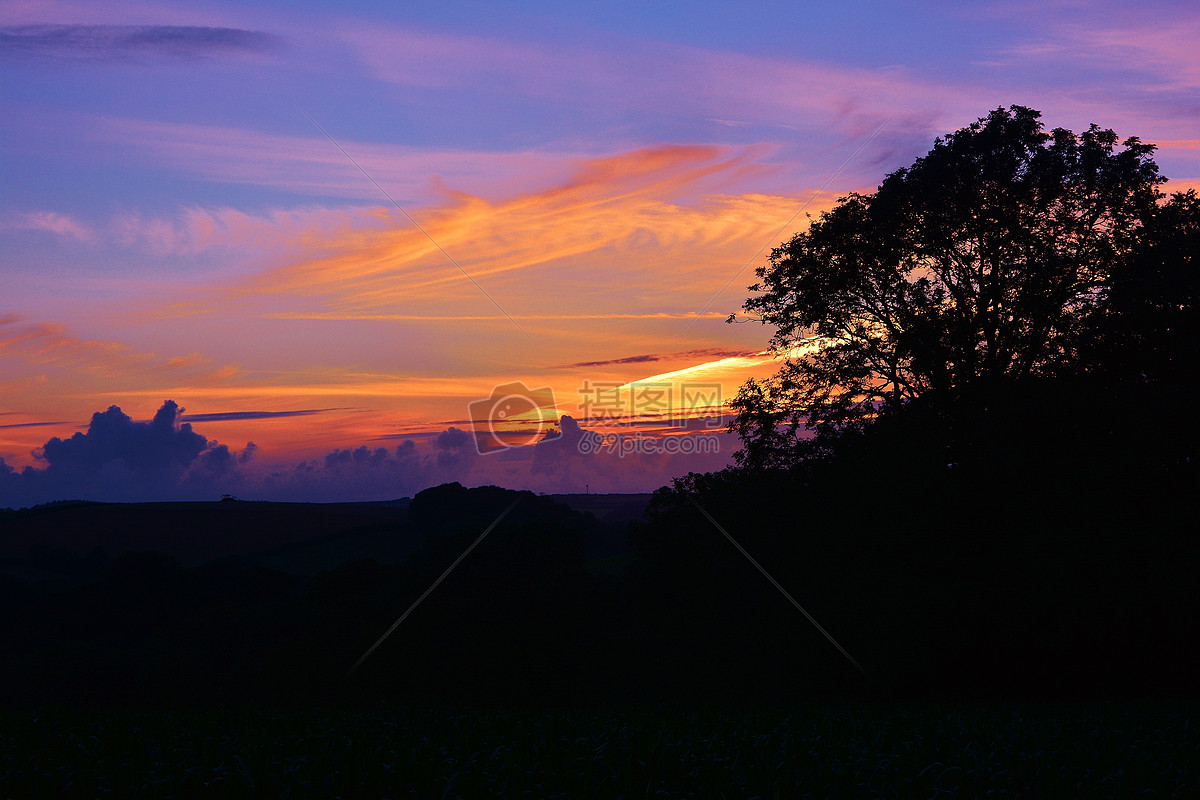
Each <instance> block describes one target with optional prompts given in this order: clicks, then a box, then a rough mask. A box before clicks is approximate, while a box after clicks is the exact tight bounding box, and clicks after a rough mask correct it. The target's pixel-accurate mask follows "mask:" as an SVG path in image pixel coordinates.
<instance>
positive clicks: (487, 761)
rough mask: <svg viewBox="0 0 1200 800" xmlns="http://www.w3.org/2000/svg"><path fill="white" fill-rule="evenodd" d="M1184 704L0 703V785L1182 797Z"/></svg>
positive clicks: (200, 792)
mask: <svg viewBox="0 0 1200 800" xmlns="http://www.w3.org/2000/svg"><path fill="white" fill-rule="evenodd" d="M1195 712H1196V706H1195V705H1194V704H1189V705H1187V706H1183V707H1170V706H1168V705H1166V704H1155V705H1119V706H1114V705H1092V706H1075V707H1063V706H1009V705H976V706H941V705H933V704H926V705H908V706H898V705H897V706H868V705H851V706H833V705H807V706H801V707H797V708H795V709H793V710H788V711H784V710H779V709H777V710H770V711H740V712H736V713H729V712H721V711H695V710H681V709H679V708H671V709H655V710H641V711H637V710H623V711H591V712H584V711H558V712H555V711H492V712H488V711H479V710H460V711H419V710H412V709H409V708H403V707H401V708H391V707H379V708H377V709H376V710H373V711H347V710H340V711H311V710H310V711H306V712H300V713H266V712H261V711H256V712H219V713H218V712H210V713H203V712H200V713H197V712H189V713H166V712H160V713H154V712H137V713H135V712H120V711H114V712H107V713H92V714H81V713H28V712H23V713H9V714H6V715H5V716H4V717H2V718H0V719H2V722H0V745H2V746H0V752H2V753H3V755H2V756H0V793H2V795H3V796H4V797H21V798H33V797H89V798H90V797H102V796H113V797H129V798H140V797H156V798H157V797H251V796H253V797H465V798H472V797H534V798H552V797H571V798H578V797H729V798H743V797H744V798H751V797H762V798H768V797H796V798H800V797H835V798H857V797H863V798H866V797H871V798H876V797H898V798H908V797H911V798H931V797H1054V798H1070V797H1104V798H1116V797H1194V796H1196V795H1197V793H1198V792H1200V774H1198V767H1197V765H1200V752H1198V750H1200V737H1198V736H1197V731H1196V726H1195V716H1196V713H1195Z"/></svg>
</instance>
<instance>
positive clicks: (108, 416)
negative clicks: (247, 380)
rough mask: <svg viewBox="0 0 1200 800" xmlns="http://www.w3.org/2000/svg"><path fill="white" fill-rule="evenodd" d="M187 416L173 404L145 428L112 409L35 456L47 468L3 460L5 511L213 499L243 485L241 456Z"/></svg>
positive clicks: (0, 489)
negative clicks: (79, 502) (64, 503)
mask: <svg viewBox="0 0 1200 800" xmlns="http://www.w3.org/2000/svg"><path fill="white" fill-rule="evenodd" d="M182 413H183V409H181V408H180V407H179V406H178V404H176V403H175V402H174V401H172V400H168V401H167V402H165V403H163V405H162V407H161V408H160V409H159V410H158V411H157V412H156V413H155V415H154V418H153V419H151V420H150V421H148V422H138V421H135V420H133V419H132V418H131V417H129V415H127V414H125V412H123V411H122V410H121V409H120V408H119V407H117V406H111V407H109V408H108V410H106V411H98V412H96V413H95V414H93V415H92V419H91V422H90V423H89V424H88V428H87V431H86V432H81V433H76V434H74V435H73V436H71V437H69V438H67V439H61V438H59V437H57V436H55V437H54V438H52V439H50V440H49V441H48V442H46V444H45V445H44V446H43V447H42V448H41V450H40V451H38V452H36V453H35V455H36V456H37V458H38V460H39V461H40V462H42V463H44V464H45V466H44V467H35V466H28V467H26V468H25V469H23V470H22V471H20V472H17V471H16V470H14V469H13V468H12V467H10V466H9V465H7V464H5V463H3V461H0V506H24V505H34V504H36V503H44V502H48V501H51V500H62V499H84V500H125V501H139V500H183V499H195V498H209V497H212V496H214V493H216V492H219V491H221V490H224V489H225V488H226V487H227V486H232V485H234V484H235V483H237V482H238V481H240V480H241V476H240V475H239V474H238V470H237V466H238V463H239V457H240V456H239V454H237V453H235V452H233V451H231V450H230V449H229V448H228V446H226V445H223V444H220V443H218V442H215V441H211V440H209V439H208V438H206V437H205V436H203V435H201V434H199V433H197V432H196V431H194V430H192V426H191V425H190V424H189V423H185V422H181V421H180V418H181V416H182Z"/></svg>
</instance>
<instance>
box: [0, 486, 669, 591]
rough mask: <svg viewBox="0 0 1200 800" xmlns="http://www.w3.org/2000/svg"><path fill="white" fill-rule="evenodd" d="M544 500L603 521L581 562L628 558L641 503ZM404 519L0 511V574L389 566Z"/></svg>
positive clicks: (253, 505) (198, 510)
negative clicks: (162, 566) (123, 564)
mask: <svg viewBox="0 0 1200 800" xmlns="http://www.w3.org/2000/svg"><path fill="white" fill-rule="evenodd" d="M548 499H551V500H554V501H556V502H560V503H563V504H564V505H567V506H569V507H570V508H571V509H572V510H575V511H579V512H584V513H590V514H591V515H592V516H594V517H595V518H596V520H597V521H599V522H601V523H603V526H602V527H601V528H600V529H598V530H596V531H594V532H593V533H592V534H591V535H590V536H589V537H588V539H587V542H586V551H587V554H588V557H589V558H591V559H611V558H619V557H622V556H625V555H627V554H628V549H627V547H626V542H625V532H624V529H625V524H626V523H627V522H629V521H631V520H635V519H640V518H641V516H642V514H643V513H644V512H645V509H646V505H647V503H648V502H649V499H650V495H647V494H572V495H554V496H550V497H549V498H548ZM407 521H408V500H407V499H406V500H397V501H390V502H375V503H268V502H243V501H232V502H231V501H224V502H208V503H196V502H188V503H60V504H51V505H47V506H41V507H37V508H32V509H23V510H20V511H0V573H4V574H8V575H10V576H12V577H18V578H21V579H25V580H30V579H32V580H39V579H51V580H53V579H56V576H57V575H64V574H65V575H74V576H77V577H87V576H89V575H90V574H91V572H94V571H95V569H100V568H101V565H102V564H103V563H104V562H106V561H107V560H110V559H113V558H116V557H117V556H120V555H121V554H122V553H126V552H142V551H154V552H159V553H162V554H164V555H167V556H170V557H172V558H174V559H176V560H177V561H179V562H180V564H182V565H183V566H184V567H196V566H200V565H202V564H205V563H208V562H210V561H213V560H216V559H221V558H241V559H247V558H250V559H252V560H253V561H255V562H257V563H259V564H262V565H263V566H266V567H269V568H271V569H277V570H280V571H283V572H288V573H291V574H295V575H306V576H312V575H316V574H318V573H320V572H322V571H324V570H327V569H331V568H332V567H335V566H337V565H338V564H344V563H347V562H350V561H354V560H358V559H367V558H371V559H375V560H377V561H379V562H381V563H388V564H396V563H399V562H400V561H402V560H403V559H404V558H405V557H406V556H407V554H408V553H409V552H410V551H411V550H412V549H413V548H414V547H416V546H417V545H418V544H419V543H420V541H419V539H420V537H419V536H414V535H413V534H412V533H411V531H410V529H409V527H408V526H407V524H406V523H407ZM91 562H95V563H94V564H92V567H89V564H90V563H91Z"/></svg>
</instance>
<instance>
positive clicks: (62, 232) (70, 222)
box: [0, 211, 92, 242]
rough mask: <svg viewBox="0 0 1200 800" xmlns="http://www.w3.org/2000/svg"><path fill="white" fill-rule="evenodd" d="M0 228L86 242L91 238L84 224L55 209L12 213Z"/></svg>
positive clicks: (89, 230)
mask: <svg viewBox="0 0 1200 800" xmlns="http://www.w3.org/2000/svg"><path fill="white" fill-rule="evenodd" d="M0 228H5V229H8V230H25V231H43V232H45V233H53V234H55V235H57V236H64V237H67V238H70V239H77V240H79V241H81V242H87V241H90V240H91V239H92V231H91V229H90V228H88V227H87V226H86V225H84V224H83V223H81V222H78V221H77V220H75V219H74V218H73V217H70V216H68V215H66V214H59V213H58V212H55V211H30V212H26V213H22V214H14V215H12V216H11V217H10V218H9V219H7V220H5V221H4V222H0Z"/></svg>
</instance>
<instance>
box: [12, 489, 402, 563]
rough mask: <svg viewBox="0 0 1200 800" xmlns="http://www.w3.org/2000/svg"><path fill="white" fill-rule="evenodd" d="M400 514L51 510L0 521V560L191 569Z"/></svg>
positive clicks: (397, 519) (271, 508)
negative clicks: (142, 560) (145, 561)
mask: <svg viewBox="0 0 1200 800" xmlns="http://www.w3.org/2000/svg"><path fill="white" fill-rule="evenodd" d="M407 515H408V512H407V508H406V506H405V504H403V503H251V502H214V503H95V504H91V503H89V504H78V505H74V504H72V505H55V506H46V507H42V508H35V509H28V510H24V511H19V512H7V513H5V514H4V515H3V516H0V559H2V560H5V561H11V560H14V559H26V558H29V557H31V556H45V555H48V554H53V553H56V552H59V553H64V551H70V552H73V553H74V554H76V555H77V556H80V557H84V556H87V555H89V554H91V553H94V552H96V551H100V552H102V553H103V554H104V555H105V556H107V557H110V558H111V557H116V556H118V555H120V554H121V553H124V552H129V551H147V550H150V551H157V552H160V553H164V554H166V555H169V556H171V557H172V558H175V559H177V560H178V561H179V562H180V563H181V564H183V565H184V566H197V565H200V564H203V563H206V562H208V561H212V560H213V559H216V558H224V557H229V556H248V555H251V554H253V553H259V552H262V551H264V550H272V549H275V548H279V547H282V546H285V545H289V544H293V543H296V542H302V541H307V540H311V539H316V538H319V537H323V536H329V535H331V534H337V533H343V532H346V531H351V530H355V529H361V528H367V527H377V526H381V525H382V526H392V527H396V526H399V525H400V524H401V523H403V522H404V521H405V519H406V518H407Z"/></svg>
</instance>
